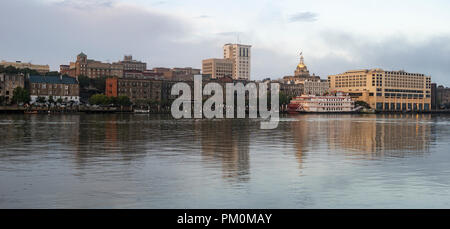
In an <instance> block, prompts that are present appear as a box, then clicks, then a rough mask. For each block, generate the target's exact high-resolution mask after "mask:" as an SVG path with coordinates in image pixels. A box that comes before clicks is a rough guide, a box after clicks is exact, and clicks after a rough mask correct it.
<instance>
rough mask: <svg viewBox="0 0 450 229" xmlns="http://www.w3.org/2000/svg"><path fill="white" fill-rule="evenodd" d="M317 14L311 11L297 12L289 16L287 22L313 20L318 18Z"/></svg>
mask: <svg viewBox="0 0 450 229" xmlns="http://www.w3.org/2000/svg"><path fill="white" fill-rule="evenodd" d="M318 16H319V15H318V14H317V13H313V12H308V11H307V12H299V13H296V14H293V15H291V16H290V17H289V22H313V21H317V20H318Z"/></svg>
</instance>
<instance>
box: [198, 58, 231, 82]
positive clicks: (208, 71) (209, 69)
mask: <svg viewBox="0 0 450 229" xmlns="http://www.w3.org/2000/svg"><path fill="white" fill-rule="evenodd" d="M202 73H203V74H205V75H211V78H212V79H217V78H222V77H225V76H229V77H232V76H233V61H232V60H230V59H216V58H212V59H206V60H203V61H202Z"/></svg>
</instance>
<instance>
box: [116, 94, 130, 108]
mask: <svg viewBox="0 0 450 229" xmlns="http://www.w3.org/2000/svg"><path fill="white" fill-rule="evenodd" d="M117 103H118V104H117V105H119V106H130V105H131V101H130V98H128V97H127V96H124V95H121V96H119V97H117Z"/></svg>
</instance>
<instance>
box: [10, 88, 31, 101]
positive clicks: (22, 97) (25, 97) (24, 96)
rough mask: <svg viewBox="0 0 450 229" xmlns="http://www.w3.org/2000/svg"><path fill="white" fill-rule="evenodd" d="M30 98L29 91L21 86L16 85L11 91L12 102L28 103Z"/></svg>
mask: <svg viewBox="0 0 450 229" xmlns="http://www.w3.org/2000/svg"><path fill="white" fill-rule="evenodd" d="M30 100H31V98H30V93H29V92H28V91H27V90H26V89H25V88H22V87H16V88H15V89H14V92H13V98H12V101H13V103H16V104H19V103H29V102H30Z"/></svg>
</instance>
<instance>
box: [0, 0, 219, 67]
mask: <svg viewBox="0 0 450 229" xmlns="http://www.w3.org/2000/svg"><path fill="white" fill-rule="evenodd" d="M77 2H78V1H77ZM97 3H99V2H97ZM92 4H94V3H92ZM100 5H102V4H100ZM106 5H107V6H108V7H96V8H89V9H90V10H79V9H84V8H83V7H81V8H80V7H78V6H77V7H75V8H74V5H71V4H69V5H68V2H66V3H65V4H45V3H40V2H37V1H24V0H18V1H6V2H5V3H2V7H1V8H0V26H1V27H2V28H3V29H4V31H8V32H7V33H2V36H1V38H0V39H1V42H0V50H1V52H0V59H5V60H24V61H30V60H31V61H33V63H36V64H50V66H51V68H52V69H53V70H58V69H59V65H60V64H67V63H68V62H69V61H74V59H75V56H76V55H77V54H78V53H79V52H81V51H83V52H85V53H86V54H87V55H88V57H89V58H92V59H97V60H101V61H117V60H119V59H121V58H122V56H123V55H124V54H133V56H134V57H135V58H136V59H140V60H142V61H146V62H148V64H149V66H177V65H178V64H179V65H186V66H189V65H191V66H193V67H199V66H200V65H201V57H202V56H207V53H208V51H207V50H208V49H210V48H211V49H212V50H214V48H213V47H211V46H213V45H215V44H213V42H209V41H205V43H204V45H205V46H204V47H201V45H200V43H199V42H188V41H186V40H188V39H187V38H189V37H192V36H193V34H194V32H193V29H192V25H191V24H190V23H189V22H187V21H185V20H183V19H180V18H178V17H176V16H172V15H169V14H165V13H161V12H157V11H150V10H146V9H142V8H139V7H135V6H132V5H119V4H106ZM19 11H20V12H21V16H20V17H17V15H16V14H17V12H19ZM11 18H15V19H14V21H13V23H12V22H11V20H10V19H11ZM209 45H210V47H207V46H209ZM218 49H219V50H220V49H221V46H218Z"/></svg>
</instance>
